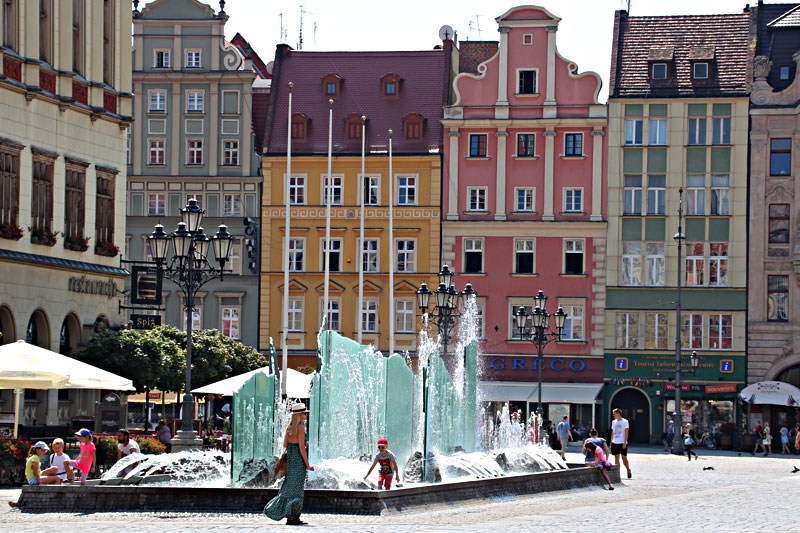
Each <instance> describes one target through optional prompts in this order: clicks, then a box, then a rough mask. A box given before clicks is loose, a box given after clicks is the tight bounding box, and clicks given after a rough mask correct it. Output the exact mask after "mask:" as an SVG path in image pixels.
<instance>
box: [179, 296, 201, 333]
mask: <svg viewBox="0 0 800 533" xmlns="http://www.w3.org/2000/svg"><path fill="white" fill-rule="evenodd" d="M181 322H182V323H183V329H184V331H185V330H186V326H187V324H186V313H181ZM192 329H193V330H194V331H198V330H201V329H203V304H202V302H201V303H199V304H198V303H197V302H195V306H194V309H192Z"/></svg>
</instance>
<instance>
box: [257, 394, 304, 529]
mask: <svg viewBox="0 0 800 533" xmlns="http://www.w3.org/2000/svg"><path fill="white" fill-rule="evenodd" d="M307 418H308V409H306V404H304V403H303V402H298V403H296V404H294V405H293V406H292V419H291V420H290V421H289V425H288V426H287V427H286V434H285V435H284V437H283V447H284V448H286V479H285V480H284V481H283V485H281V490H280V492H278V495H277V496H275V497H274V498H273V499H272V500H270V501H269V503H267V505H266V506H265V507H264V514H265V515H266V516H267V517H268V518H271V519H272V520H275V521H278V520H282V519H284V518H286V525H288V526H300V525H305V524H306V522H303V521H302V520H300V514H301V513H302V512H303V496H304V488H305V484H306V471H307V470H312V471H313V470H314V467H313V466H311V464H310V463H309V462H308V451H307V450H306V448H307V447H308V441H307V439H306V428H305V425H304V424H303V423H304V422H305V421H306V419H307Z"/></svg>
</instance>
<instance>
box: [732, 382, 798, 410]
mask: <svg viewBox="0 0 800 533" xmlns="http://www.w3.org/2000/svg"><path fill="white" fill-rule="evenodd" d="M739 397H740V398H741V399H742V400H744V401H746V402H747V403H751V404H767V405H789V406H794V407H799V406H800V389H798V388H797V387H795V386H794V385H791V384H789V383H784V382H783V381H759V382H758V383H753V384H752V385H748V386H747V387H745V388H744V389H742V392H740V393H739Z"/></svg>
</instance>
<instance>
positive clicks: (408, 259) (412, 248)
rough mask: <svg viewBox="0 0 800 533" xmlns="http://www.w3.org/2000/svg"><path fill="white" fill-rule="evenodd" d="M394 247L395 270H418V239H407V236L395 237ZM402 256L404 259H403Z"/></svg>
mask: <svg viewBox="0 0 800 533" xmlns="http://www.w3.org/2000/svg"><path fill="white" fill-rule="evenodd" d="M394 249H395V271H396V272H416V271H417V240H416V239H407V238H399V239H395V241H394ZM401 258H403V259H402V260H401ZM401 265H402V266H401Z"/></svg>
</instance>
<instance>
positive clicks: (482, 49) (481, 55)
mask: <svg viewBox="0 0 800 533" xmlns="http://www.w3.org/2000/svg"><path fill="white" fill-rule="evenodd" d="M498 49H499V44H498V42H497V41H461V42H460V43H458V73H459V74H461V73H462V72H469V73H470V74H478V65H480V64H481V63H483V62H484V61H487V60H488V59H490V58H492V57H494V55H495V54H497V50H498Z"/></svg>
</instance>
